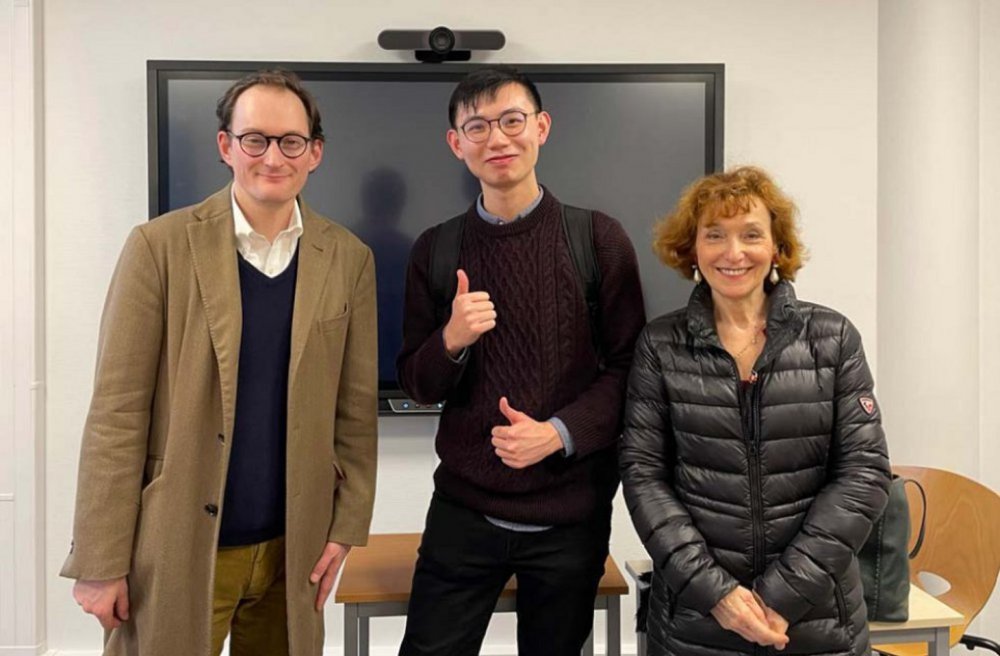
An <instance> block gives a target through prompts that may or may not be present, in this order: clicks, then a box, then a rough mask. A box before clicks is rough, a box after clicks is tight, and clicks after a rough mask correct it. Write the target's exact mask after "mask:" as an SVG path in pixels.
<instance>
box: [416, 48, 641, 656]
mask: <svg viewBox="0 0 1000 656" xmlns="http://www.w3.org/2000/svg"><path fill="white" fill-rule="evenodd" d="M448 109H449V119H450V121H451V125H452V129H451V130H449V131H448V135H447V139H448V145H449V146H450V147H451V149H452V152H454V154H455V156H456V157H458V159H460V160H462V161H463V162H465V164H466V166H467V167H468V168H469V171H471V172H472V174H473V175H475V176H476V177H477V178H478V179H479V181H480V183H481V187H482V194H481V195H480V196H479V199H478V200H477V202H476V203H475V204H473V206H472V207H470V208H469V209H468V211H467V212H465V214H464V219H462V220H463V221H464V225H463V228H462V241H461V249H460V252H459V259H458V269H457V271H456V272H455V274H454V275H455V282H456V292H455V296H454V299H453V300H452V302H451V307H450V312H445V313H444V314H445V319H444V320H442V319H441V318H440V316H441V313H440V312H439V311H438V308H437V307H436V303H435V298H434V294H433V290H432V287H433V286H432V284H431V280H430V275H431V274H430V271H431V258H432V257H433V254H434V253H435V251H434V242H435V238H436V235H437V233H438V231H439V230H440V226H436V227H434V228H431V229H430V230H428V231H426V232H425V233H424V234H423V235H421V236H420V238H419V239H418V240H417V242H416V243H415V244H414V246H413V250H412V253H411V255H410V264H409V272H408V275H407V286H406V305H405V313H404V324H403V347H402V350H401V352H400V354H399V358H398V360H397V367H398V369H399V378H400V381H401V383H402V386H403V388H404V389H405V390H406V392H407V393H408V394H409V395H410V396H412V397H413V398H414V399H415V400H416V401H418V402H421V403H437V402H439V401H446V402H447V403H446V405H445V409H444V412H443V413H442V415H441V422H440V425H439V428H438V432H437V438H436V448H437V453H438V455H439V456H440V458H441V465H440V466H439V467H438V469H437V471H436V472H435V474H434V484H435V492H434V496H433V499H432V500H431V506H430V510H429V511H428V514H427V524H426V528H425V529H424V535H423V541H422V543H421V546H420V557H419V559H418V561H417V568H416V572H415V574H414V577H413V592H412V595H411V597H410V607H409V612H408V616H407V625H406V635H405V637H404V638H403V644H402V646H401V648H400V654H401V655H403V656H410V655H416V654H434V655H435V656H442V655H444V654H448V655H452V654H454V655H464V654H470V655H471V654H478V653H479V648H480V645H481V644H482V640H483V635H484V633H485V631H486V626H487V624H488V623H489V619H490V615H491V613H492V611H493V608H494V606H495V605H496V600H497V597H498V595H499V594H500V591H501V590H502V589H503V586H504V584H505V583H506V582H507V580H508V579H509V578H510V576H511V575H512V574H513V575H515V576H516V577H517V584H518V592H517V616H518V630H517V641H518V651H519V653H520V654H522V655H530V654H539V655H542V654H544V655H545V656H553V655H560V654H565V655H567V656H568V655H569V654H579V652H580V649H581V647H582V646H583V643H584V642H585V641H586V639H587V636H588V635H589V634H590V631H591V627H592V624H593V604H594V596H595V594H596V591H597V583H598V581H599V580H600V578H601V575H602V574H603V572H604V561H605V558H606V557H607V554H608V538H609V535H610V530H611V501H612V498H613V497H614V494H615V491H616V490H617V487H618V477H617V468H616V446H617V442H618V436H619V432H620V429H621V415H622V406H623V398H624V394H625V382H626V376H627V373H628V369H629V365H630V364H631V360H632V348H633V345H634V343H635V340H636V336H637V335H638V333H639V331H640V329H641V328H642V326H643V325H644V323H645V314H644V311H643V302H642V292H641V289H640V286H639V273H638V267H637V264H636V258H635V252H634V251H633V249H632V245H631V243H630V242H629V239H628V237H627V236H626V234H625V231H624V230H623V229H622V227H621V225H619V223H618V222H617V221H615V220H614V219H612V218H610V217H608V216H606V215H604V214H601V213H600V212H594V213H593V215H592V226H593V245H594V251H595V254H596V260H597V264H598V267H599V269H600V273H601V283H600V290H599V294H598V296H599V306H600V311H599V312H598V313H597V317H598V319H597V321H596V325H595V327H596V331H597V333H598V334H597V335H596V336H592V335H591V331H592V328H591V320H590V316H589V314H588V309H587V304H586V299H585V298H584V292H583V288H582V285H581V284H580V276H579V274H578V273H577V270H576V268H575V267H574V263H573V258H572V254H571V251H570V247H569V245H568V244H567V242H566V237H565V235H564V230H563V224H562V205H561V204H560V202H559V201H558V200H557V199H556V198H555V196H554V195H553V194H552V192H551V191H550V190H548V189H543V188H542V187H540V186H539V184H538V181H537V179H536V176H535V164H536V162H537V160H538V151H539V148H540V147H541V146H542V144H544V143H545V140H546V138H547V137H548V135H549V127H550V125H551V121H552V119H551V117H550V116H549V114H548V113H547V112H545V111H542V102H541V98H540V96H539V94H538V90H537V89H536V88H535V85H534V84H532V82H531V81H530V80H528V79H527V78H526V77H525V76H524V75H522V74H521V73H519V72H518V71H516V70H514V69H511V68H507V67H496V68H487V69H481V70H478V71H476V72H473V73H472V74H470V75H469V76H468V77H467V78H466V79H465V80H463V81H462V82H461V83H460V84H459V85H458V87H457V88H456V89H455V91H454V93H453V94H452V97H451V102H450V103H449V108H448ZM594 183H595V184H598V183H599V181H597V180H595V181H594ZM438 255H439V256H440V252H438Z"/></svg>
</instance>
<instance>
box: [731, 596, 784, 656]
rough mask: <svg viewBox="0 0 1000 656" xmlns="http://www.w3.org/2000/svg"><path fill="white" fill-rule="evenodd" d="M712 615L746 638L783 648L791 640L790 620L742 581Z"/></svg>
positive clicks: (766, 645)
mask: <svg viewBox="0 0 1000 656" xmlns="http://www.w3.org/2000/svg"><path fill="white" fill-rule="evenodd" d="M712 617H714V618H715V621H717V622H718V623H719V626H721V627H722V628H724V629H726V630H728V631H733V632H734V633H737V634H739V635H740V636H741V637H742V638H743V639H744V640H747V641H748V642H753V643H755V644H758V645H761V646H763V647H772V646H773V647H774V648H775V649H777V650H778V651H781V650H782V649H784V648H785V646H786V645H787V644H788V635H787V631H788V622H787V621H786V620H785V618H783V617H782V616H781V615H779V614H778V613H777V612H775V611H773V610H771V609H770V608H768V607H767V605H766V604H764V601H763V600H762V599H761V598H760V597H759V596H757V595H756V594H755V593H754V592H752V591H751V590H748V589H747V588H744V587H743V586H742V585H741V586H737V587H736V588H734V589H733V591H732V592H730V593H729V594H727V595H726V596H725V597H723V598H722V600H721V601H720V602H719V603H718V604H716V605H715V608H713V609H712Z"/></svg>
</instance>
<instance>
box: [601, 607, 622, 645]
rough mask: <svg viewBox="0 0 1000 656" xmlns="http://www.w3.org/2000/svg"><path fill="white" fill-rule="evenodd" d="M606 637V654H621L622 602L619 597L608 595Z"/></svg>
mask: <svg viewBox="0 0 1000 656" xmlns="http://www.w3.org/2000/svg"><path fill="white" fill-rule="evenodd" d="M607 615H608V620H607V628H608V637H607V647H605V649H604V653H605V654H607V656H622V602H621V597H618V596H617V595H613V596H610V597H608V613H607Z"/></svg>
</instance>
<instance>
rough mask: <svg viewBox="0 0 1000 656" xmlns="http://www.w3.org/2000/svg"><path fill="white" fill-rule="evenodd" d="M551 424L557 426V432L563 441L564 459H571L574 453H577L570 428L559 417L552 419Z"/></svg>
mask: <svg viewBox="0 0 1000 656" xmlns="http://www.w3.org/2000/svg"><path fill="white" fill-rule="evenodd" d="M549 423H550V424H552V425H553V426H555V428H556V432H557V433H559V439H560V440H562V444H563V457H565V458H569V457H570V456H572V455H573V454H574V453H576V445H575V444H573V436H572V435H571V434H570V432H569V428H567V427H566V424H565V423H564V422H563V420H562V419H560V418H559V417H552V418H551V419H549Z"/></svg>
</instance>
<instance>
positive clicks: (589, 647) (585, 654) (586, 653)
mask: <svg viewBox="0 0 1000 656" xmlns="http://www.w3.org/2000/svg"><path fill="white" fill-rule="evenodd" d="M580 656H594V631H593V629H591V631H590V635H589V636H587V642H585V643H583V649H581V650H580Z"/></svg>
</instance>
